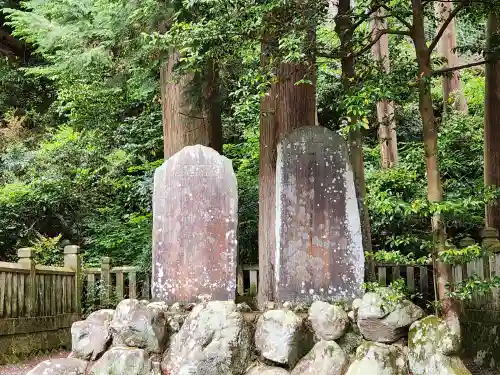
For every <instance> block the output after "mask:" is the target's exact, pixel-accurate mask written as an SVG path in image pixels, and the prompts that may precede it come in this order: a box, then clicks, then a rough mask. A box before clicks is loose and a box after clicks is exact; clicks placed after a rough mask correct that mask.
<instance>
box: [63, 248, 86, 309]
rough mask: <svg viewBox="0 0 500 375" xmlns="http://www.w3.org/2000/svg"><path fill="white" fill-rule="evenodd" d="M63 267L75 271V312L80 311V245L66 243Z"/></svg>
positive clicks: (81, 281)
mask: <svg viewBox="0 0 500 375" xmlns="http://www.w3.org/2000/svg"><path fill="white" fill-rule="evenodd" d="M64 267H68V268H71V269H72V270H73V271H75V311H74V312H75V313H77V314H81V313H82V286H83V284H82V283H83V280H82V263H81V259H80V247H78V246H76V245H68V246H65V247H64Z"/></svg>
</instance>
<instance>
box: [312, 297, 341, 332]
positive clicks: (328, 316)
mask: <svg viewBox="0 0 500 375" xmlns="http://www.w3.org/2000/svg"><path fill="white" fill-rule="evenodd" d="M309 321H310V322H311V326H312V328H313V330H314V334H315V335H316V337H318V338H319V339H321V340H337V339H338V338H340V337H341V336H342V335H343V334H344V333H345V332H346V330H347V327H348V326H349V317H348V316H347V313H346V312H345V311H344V309H343V308H342V307H341V306H338V305H332V304H329V303H327V302H321V301H316V302H314V303H313V304H312V305H311V307H310V308H309Z"/></svg>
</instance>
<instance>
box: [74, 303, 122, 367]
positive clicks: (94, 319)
mask: <svg viewBox="0 0 500 375" xmlns="http://www.w3.org/2000/svg"><path fill="white" fill-rule="evenodd" d="M114 313H115V311H114V310H109V309H106V310H99V311H95V312H93V313H92V314H90V315H89V316H88V317H87V319H85V320H82V321H79V322H75V323H73V325H72V326H71V344H72V345H71V350H72V354H73V357H75V358H80V359H83V360H92V361H94V360H95V359H96V358H98V357H99V356H100V355H101V354H102V353H104V352H105V351H106V349H107V348H108V346H109V345H110V343H111V337H112V336H111V331H110V329H109V326H110V323H111V320H112V319H113V315H114Z"/></svg>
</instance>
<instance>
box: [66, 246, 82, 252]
mask: <svg viewBox="0 0 500 375" xmlns="http://www.w3.org/2000/svg"><path fill="white" fill-rule="evenodd" d="M64 254H80V246H76V245H67V246H64Z"/></svg>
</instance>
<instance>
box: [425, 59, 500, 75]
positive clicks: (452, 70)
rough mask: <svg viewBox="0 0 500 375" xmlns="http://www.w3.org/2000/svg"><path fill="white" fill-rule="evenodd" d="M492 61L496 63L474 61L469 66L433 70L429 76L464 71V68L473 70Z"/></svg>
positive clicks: (489, 60)
mask: <svg viewBox="0 0 500 375" xmlns="http://www.w3.org/2000/svg"><path fill="white" fill-rule="evenodd" d="M494 61H498V59H488V60H481V61H476V62H473V63H469V64H464V65H458V66H452V67H450V68H444V69H438V70H433V71H432V73H431V75H433V76H437V75H442V74H446V73H449V72H454V71H455V70H461V69H466V68H473V67H475V66H479V65H484V64H487V63H489V62H494Z"/></svg>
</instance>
